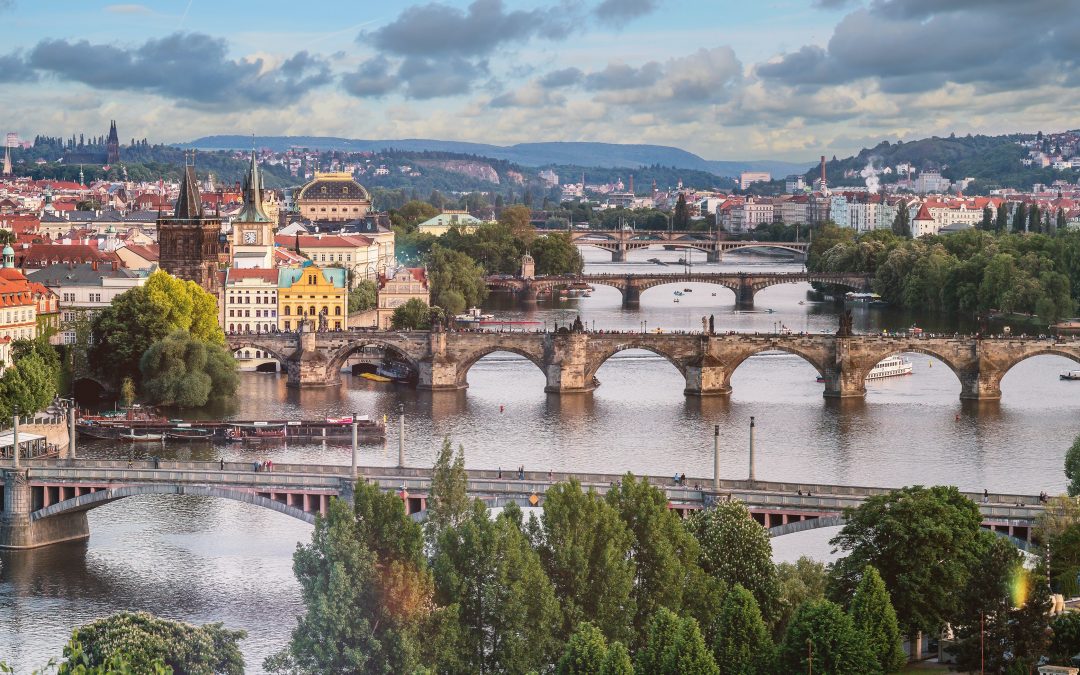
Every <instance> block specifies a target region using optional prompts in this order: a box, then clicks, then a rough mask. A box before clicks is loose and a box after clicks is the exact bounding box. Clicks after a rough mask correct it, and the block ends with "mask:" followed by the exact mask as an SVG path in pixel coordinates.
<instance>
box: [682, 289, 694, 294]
mask: <svg viewBox="0 0 1080 675" xmlns="http://www.w3.org/2000/svg"><path fill="white" fill-rule="evenodd" d="M693 292H694V289H692V288H684V289H683V293H693Z"/></svg>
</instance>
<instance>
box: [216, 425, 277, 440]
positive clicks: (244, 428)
mask: <svg viewBox="0 0 1080 675" xmlns="http://www.w3.org/2000/svg"><path fill="white" fill-rule="evenodd" d="M225 440H226V441H229V442H232V443H247V442H252V443H261V442H263V441H283V440H285V425H284V424H270V423H269V422H252V423H251V424H233V425H231V426H230V427H229V428H228V429H227V430H226V431H225Z"/></svg>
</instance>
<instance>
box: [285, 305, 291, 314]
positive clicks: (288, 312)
mask: <svg viewBox="0 0 1080 675" xmlns="http://www.w3.org/2000/svg"><path fill="white" fill-rule="evenodd" d="M291 314H292V310H291V309H290V308H289V306H288V305H285V316H291Z"/></svg>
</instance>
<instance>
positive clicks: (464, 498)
mask: <svg viewBox="0 0 1080 675" xmlns="http://www.w3.org/2000/svg"><path fill="white" fill-rule="evenodd" d="M468 488H469V476H468V474H466V473H465V448H464V446H460V445H459V446H458V451H457V456H456V457H455V456H454V449H453V447H452V446H451V444H450V438H449V437H447V438H444V439H443V444H442V448H441V449H440V450H439V456H438V457H436V458H435V466H434V468H433V469H432V471H431V489H430V490H429V492H428V500H427V518H426V519H425V521H424V531H425V534H426V535H427V539H428V541H429V542H430V543H432V544H434V543H436V542H437V541H438V540H439V537H441V536H442V533H443V532H445V531H446V530H448V529H450V528H452V527H457V526H458V525H460V524H461V523H462V522H464V521H465V519H466V518H467V517H468V516H469V514H470V512H471V511H472V504H471V503H470V501H469V490H468Z"/></svg>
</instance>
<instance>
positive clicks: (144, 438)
mask: <svg viewBox="0 0 1080 675" xmlns="http://www.w3.org/2000/svg"><path fill="white" fill-rule="evenodd" d="M119 438H120V440H122V441H130V442H132V443H148V442H151V441H155V442H156V441H160V440H161V439H162V438H164V436H163V435H162V434H137V433H135V430H134V429H133V430H131V431H129V432H128V433H126V434H125V433H121V434H120V436H119Z"/></svg>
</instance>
